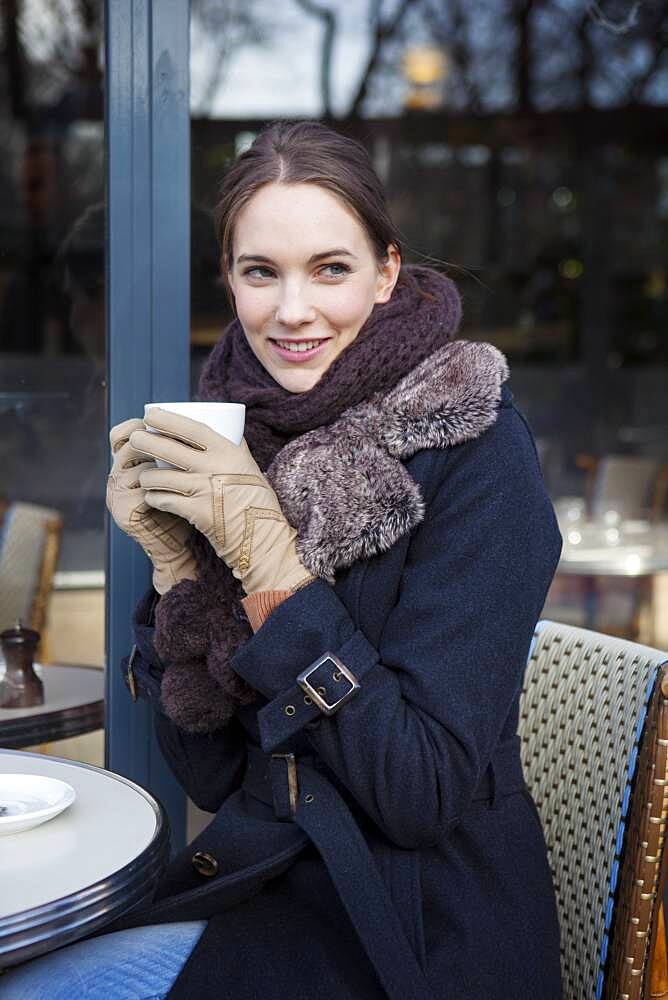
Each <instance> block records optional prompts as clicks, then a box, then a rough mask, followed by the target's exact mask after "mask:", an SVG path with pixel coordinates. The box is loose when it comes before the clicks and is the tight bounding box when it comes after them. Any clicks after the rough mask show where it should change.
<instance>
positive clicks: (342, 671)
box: [297, 653, 360, 715]
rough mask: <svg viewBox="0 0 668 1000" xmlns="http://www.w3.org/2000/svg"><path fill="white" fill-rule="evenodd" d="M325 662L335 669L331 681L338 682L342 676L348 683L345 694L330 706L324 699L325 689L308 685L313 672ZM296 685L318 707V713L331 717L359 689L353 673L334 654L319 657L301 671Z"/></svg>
mask: <svg viewBox="0 0 668 1000" xmlns="http://www.w3.org/2000/svg"><path fill="white" fill-rule="evenodd" d="M327 660H329V661H330V662H331V663H332V665H333V666H334V667H335V668H336V669H335V671H334V673H333V674H332V679H333V680H334V681H337V682H338V681H340V680H341V677H342V676H343V677H345V678H346V680H347V681H348V682H349V683H350V687H349V688H348V690H347V691H346V692H345V694H342V695H341V697H340V698H338V699H337V700H336V701H335V702H332V703H331V704H330V702H328V701H325V698H324V693H325V689H324V688H314V687H313V685H312V684H310V683H309V680H308V678H309V677H310V676H311V674H312V673H313V671H314V670H317V669H318V667H321V666H322V665H323V663H326V662H327ZM337 673H338V674H339V676H338V677H337V676H336V675H337ZM297 683H298V684H299V686H300V688H301V689H302V691H305V692H306V694H307V695H308V696H309V698H312V699H313V701H314V702H315V704H316V705H317V706H318V708H319V709H320V711H321V712H324V714H325V715H333V714H334V712H336V711H337V710H338V709H339V708H340V707H341V705H343V703H344V701H348V699H349V698H350V697H352V695H353V694H354V693H355V691H357V690H359V687H360V683H359V681H358V680H357V678H356V677H355V675H354V674H353V672H352V671H351V670H348V667H347V666H346V665H345V663H342V662H341V660H340V659H339V658H338V656H335V655H334V653H324V654H323V656H321V657H320V659H319V660H316V661H315V663H312V664H311V666H310V667H307V668H306V670H302V672H301V674H299V676H298V677H297Z"/></svg>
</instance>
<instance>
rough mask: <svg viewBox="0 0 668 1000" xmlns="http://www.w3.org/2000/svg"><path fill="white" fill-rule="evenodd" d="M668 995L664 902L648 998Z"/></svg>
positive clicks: (657, 929)
mask: <svg viewBox="0 0 668 1000" xmlns="http://www.w3.org/2000/svg"><path fill="white" fill-rule="evenodd" d="M660 997H668V954H667V953H666V924H665V919H664V912H663V902H661V905H660V906H659V914H658V917H657V921H656V941H655V943H654V951H653V954H652V964H651V966H650V970H649V996H648V1000H659V998H660Z"/></svg>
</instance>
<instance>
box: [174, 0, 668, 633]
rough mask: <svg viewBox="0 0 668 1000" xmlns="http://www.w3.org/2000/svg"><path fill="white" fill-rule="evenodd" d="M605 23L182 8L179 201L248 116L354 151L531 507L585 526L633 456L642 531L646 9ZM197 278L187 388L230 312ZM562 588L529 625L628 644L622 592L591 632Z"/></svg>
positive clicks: (593, 11) (663, 207)
mask: <svg viewBox="0 0 668 1000" xmlns="http://www.w3.org/2000/svg"><path fill="white" fill-rule="evenodd" d="M616 10H617V14H618V16H615V17H613V13H614V11H612V8H611V12H610V13H609V16H608V15H603V13H602V12H601V7H600V5H596V6H595V7H594V5H590V4H582V5H580V7H579V8H578V10H577V11H576V10H575V9H574V10H573V11H570V12H566V11H565V8H564V7H563V5H560V4H558V3H552V2H548V3H542V4H540V5H538V4H531V3H529V4H524V5H514V6H513V5H507V4H501V3H494V2H493V3H487V4H478V3H475V4H461V3H452V4H441V3H432V2H430V0H418V2H407V0H397V2H394V3H389V2H388V3H385V2H383V3H374V2H371V0H369V2H362V3H356V4H335V3H330V4H324V3H323V4H320V5H314V4H307V3H302V2H300V0H286V2H285V3H284V4H281V5H276V4H270V3H269V2H266V3H265V2H263V0H259V2H258V3H256V4H253V5H252V6H251V5H248V6H247V7H245V8H244V10H243V12H241V11H240V9H239V8H238V6H237V5H235V4H231V3H214V2H210V0H193V4H192V27H191V75H192V92H191V97H192V101H191V112H192V119H191V126H192V129H191V145H192V198H193V201H194V202H195V203H196V204H197V205H198V206H200V207H201V208H202V210H204V211H207V210H208V209H210V207H211V206H212V205H213V204H214V202H215V197H216V190H217V185H218V182H219V180H220V178H221V176H222V174H223V173H224V171H225V169H226V166H227V164H228V163H229V162H230V160H231V158H232V157H233V156H234V155H235V153H237V152H238V151H239V150H240V149H242V148H244V146H245V145H247V144H248V142H249V141H250V140H252V137H253V136H254V135H255V134H257V132H258V130H259V129H260V128H261V127H262V125H263V124H264V123H265V122H266V121H267V120H271V119H273V118H279V117H280V118H298V117H312V118H321V119H324V120H327V121H329V122H331V123H332V124H334V126H335V127H337V128H339V129H341V130H343V131H345V132H347V133H349V134H351V135H354V136H355V137H357V138H359V139H360V140H361V141H362V142H364V143H365V144H367V146H368V147H369V149H370V150H371V153H372V155H373V158H374V162H375V164H376V168H377V170H378V172H379V174H380V176H381V178H382V179H383V181H384V183H385V185H386V188H387V191H388V196H389V199H390V207H391V211H392V215H393V217H394V219H395V221H396V222H397V224H398V226H399V228H400V230H401V231H402V234H403V236H404V240H405V243H404V246H405V247H406V248H408V253H407V259H408V260H409V261H418V260H423V261H425V262H432V263H434V264H436V265H437V266H441V267H444V268H445V269H446V270H448V271H449V273H450V274H451V276H452V277H453V278H455V280H456V281H457V283H458V285H459V287H460V289H461V290H462V293H463V295H464V304H465V311H464V323H463V327H462V336H464V337H467V338H470V339H481V340H487V341H490V342H492V343H493V344H495V345H497V346H498V347H499V348H501V349H502V350H503V351H504V352H505V353H506V355H507V357H508V359H509V362H510V364H511V370H512V383H511V388H512V390H513V392H514V394H515V397H516V400H517V402H518V403H519V405H520V407H521V409H522V410H523V411H524V412H525V413H526V415H527V416H528V418H529V421H530V423H531V425H532V428H533V431H534V434H535V435H536V438H537V445H538V451H539V454H540V458H541V463H542V466H543V471H544V476H545V479H546V482H547V485H548V489H549V491H550V493H551V495H552V497H553V498H554V499H555V500H558V499H559V498H561V497H572V496H577V497H579V498H581V499H582V500H583V501H585V500H586V501H587V502H588V503H589V510H590V513H592V516H593V512H594V505H593V502H592V501H591V499H590V498H591V497H592V496H593V494H594V491H595V479H596V473H595V471H593V470H595V469H597V468H598V469H599V470H600V469H602V468H604V467H605V464H606V460H608V459H609V460H612V459H615V458H616V457H622V458H625V457H638V458H645V459H648V460H650V461H651V462H652V463H653V468H654V469H655V474H653V480H652V485H651V489H650V493H651V497H649V499H648V501H647V504H646V505H645V508H644V510H643V515H642V517H644V518H645V519H646V520H649V519H656V518H657V517H658V518H659V519H660V520H663V519H665V517H666V510H667V509H668V507H667V505H668V501H666V500H665V497H664V500H662V499H661V497H662V496H663V495H664V494H665V491H664V490H663V486H662V483H663V481H664V480H663V478H662V477H664V476H665V472H664V470H665V467H666V464H667V463H668V433H667V431H668V426H667V423H666V416H665V406H664V398H665V392H666V382H667V380H666V370H667V369H666V366H667V365H668V337H667V336H666V330H668V289H667V270H666V261H665V245H666V240H667V236H668V208H667V205H668V195H667V192H668V168H667V166H666V164H667V163H668V148H667V147H666V140H665V128H664V127H663V126H662V124H661V122H662V120H663V118H664V117H665V105H666V103H668V66H667V65H666V63H665V60H663V59H662V52H661V37H662V33H665V30H666V27H667V26H668V13H667V12H666V9H665V5H664V4H643V5H642V6H640V7H639V6H638V5H635V7H634V12H635V13H634V16H633V17H632V18H628V17H627V16H626V15H625V13H624V11H623V10H622V8H621V7H619V8H618V9H616ZM613 67H614V70H613ZM196 240H197V237H194V238H193V249H195V245H196ZM194 266H195V267H197V265H194ZM194 278H195V275H194ZM197 280H199V281H200V282H205V283H207V282H208V283H209V286H210V290H211V296H210V298H209V300H208V301H210V302H211V303H213V304H214V313H213V315H212V314H211V312H210V310H209V309H207V311H206V314H205V311H204V310H202V309H201V308H200V307H199V306H198V305H197V304H196V303H195V301H194V300H193V309H192V334H191V341H192V361H193V369H192V385H193V390H194V388H195V386H196V384H197V376H198V372H199V368H200V367H201V363H202V360H203V358H204V357H205V356H206V353H207V352H208V351H209V350H210V349H211V347H212V346H213V344H214V343H215V341H216V339H217V336H219V335H220V332H221V331H222V329H223V328H224V326H225V325H226V323H227V322H228V321H229V319H230V318H231V317H230V311H229V308H228V306H227V305H225V304H224V303H222V302H221V304H220V308H219V310H216V307H215V298H214V296H213V288H214V286H215V282H216V279H215V276H214V274H213V273H211V272H209V270H208V266H207V269H206V270H204V269H201V270H200V271H199V275H198V279H197ZM615 499H617V500H620V499H621V498H619V497H617V498H615ZM657 511H658V513H657ZM641 519H642V518H641ZM667 565H668V563H667ZM580 583H581V581H580V582H578V579H576V578H575V577H570V578H568V579H567V578H566V576H564V577H563V578H562V579H561V581H560V586H561V587H562V592H561V593H560V594H557V593H556V590H555V603H554V604H553V605H552V606H548V608H547V612H548V613H552V614H553V616H554V617H557V618H562V620H571V621H574V622H575V623H580V624H583V623H585V622H587V623H588V624H590V625H591V624H592V623H593V622H595V624H596V626H597V627H601V628H603V629H605V628H609V630H611V631H612V630H615V629H616V628H618V630H619V631H620V633H621V634H628V635H631V634H637V629H636V630H635V632H634V631H633V630H634V629H635V625H633V622H637V621H638V620H639V617H642V616H639V606H638V600H639V597H638V588H635V589H634V587H635V584H634V581H633V580H628V579H627V580H623V581H618V583H619V585H618V586H617V584H615V586H616V587H617V589H616V590H615V586H613V584H612V583H609V586H608V591H607V592H605V593H602V595H601V596H600V599H597V600H598V612H597V613H598V617H596V616H594V618H592V616H591V613H590V612H591V609H592V607H593V606H594V604H595V603H596V602H595V601H594V600H593V598H592V596H591V588H590V589H589V590H587V587H585V586H584V585H582V586H580ZM604 589H605V588H604ZM620 593H621V594H622V595H623V597H620V596H619V595H620ZM611 595H612V596H611ZM576 606H577V607H578V608H579V609H580V611H579V612H578V614H574V613H573V608H574V607H576ZM587 609H589V610H587ZM645 610H646V609H645ZM643 614H644V611H643ZM588 615H589V617H587V616H588ZM646 617H647V616H646V615H645V618H646ZM664 617H665V616H664ZM625 630H626V632H625ZM654 638H655V639H656V640H657V641H658V634H656V635H655V636H654ZM664 641H668V635H667V636H666V637H665V639H664Z"/></svg>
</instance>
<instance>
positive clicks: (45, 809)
mask: <svg viewBox="0 0 668 1000" xmlns="http://www.w3.org/2000/svg"><path fill="white" fill-rule="evenodd" d="M75 798H76V792H75V791H74V789H73V788H72V786H71V785H68V784H67V782H66V781H60V780H59V779H58V778H45V777H43V776H42V775H40V774H3V773H0V807H1V806H5V807H6V810H7V811H3V810H2V809H0V836H2V835H3V834H6V833H21V832H22V831H23V830H31V829H32V828H33V827H34V826H39V825H40V823H46V821H47V820H49V819H53V817H54V816H57V815H58V813H61V812H62V811H63V809H67V807H68V806H70V805H72V803H73V802H74V800H75Z"/></svg>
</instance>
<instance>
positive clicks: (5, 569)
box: [0, 499, 63, 659]
mask: <svg viewBox="0 0 668 1000" xmlns="http://www.w3.org/2000/svg"><path fill="white" fill-rule="evenodd" d="M62 529H63V518H62V516H61V514H60V512H59V511H57V510H54V509H52V508H51V507H42V506H40V505H38V504H32V503H21V502H15V503H7V502H6V501H3V500H2V499H0V631H2V630H3V629H6V628H10V627H11V626H12V625H13V624H14V623H15V621H16V620H17V618H20V619H21V620H22V622H23V624H24V625H28V626H29V627H30V628H33V629H35V630H36V631H37V632H40V633H42V641H41V643H40V648H39V650H38V656H39V657H40V659H44V655H45V649H44V647H45V635H44V631H45V624H46V618H47V610H48V605H49V600H50V598H51V591H52V587H53V577H54V573H55V570H56V565H57V563H58V555H59V552H60V543H61V535H62Z"/></svg>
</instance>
